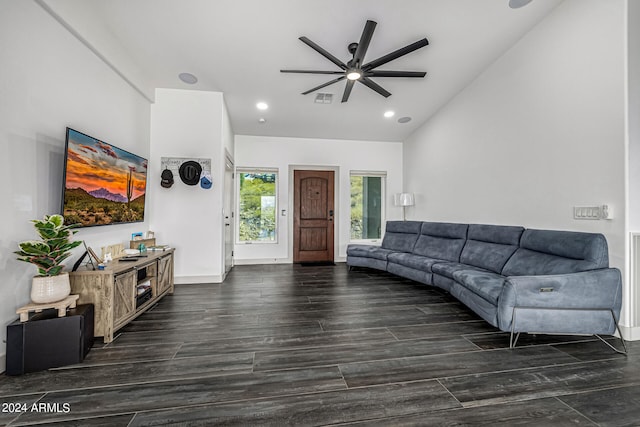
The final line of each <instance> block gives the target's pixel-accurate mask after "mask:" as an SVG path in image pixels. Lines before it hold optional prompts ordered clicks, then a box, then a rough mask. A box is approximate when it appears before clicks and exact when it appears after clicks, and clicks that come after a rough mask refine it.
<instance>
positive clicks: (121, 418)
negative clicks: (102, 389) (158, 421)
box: [11, 414, 135, 427]
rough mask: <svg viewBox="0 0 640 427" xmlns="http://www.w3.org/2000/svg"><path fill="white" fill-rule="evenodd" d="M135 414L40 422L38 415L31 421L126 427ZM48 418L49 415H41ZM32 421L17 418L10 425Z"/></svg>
mask: <svg viewBox="0 0 640 427" xmlns="http://www.w3.org/2000/svg"><path fill="white" fill-rule="evenodd" d="M134 416H135V414H124V415H113V416H106V417H96V418H80V419H73V420H66V421H59V422H44V423H40V422H39V420H38V417H37V416H36V417H35V418H36V420H35V421H33V422H37V423H38V424H37V425H38V426H41V427H42V426H45V427H46V426H51V427H58V426H60V427H62V426H64V427H127V426H128V425H130V423H131V420H133V417H134ZM44 417H47V419H50V418H51V417H50V415H43V419H44ZM33 422H30V421H22V420H20V419H18V420H17V421H16V422H15V423H13V424H11V426H12V427H13V426H22V425H34V424H33Z"/></svg>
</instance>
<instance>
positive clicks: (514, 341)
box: [509, 330, 520, 349]
mask: <svg viewBox="0 0 640 427" xmlns="http://www.w3.org/2000/svg"><path fill="white" fill-rule="evenodd" d="M518 338H520V332H518V333H517V334H515V335H514V332H513V330H511V336H510V337H509V348H510V349H514V348H516V344H517V343H518Z"/></svg>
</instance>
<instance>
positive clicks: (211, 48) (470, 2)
mask: <svg viewBox="0 0 640 427" xmlns="http://www.w3.org/2000/svg"><path fill="white" fill-rule="evenodd" d="M36 1H38V2H39V3H40V4H41V5H42V6H43V7H44V8H45V9H46V10H48V11H49V12H50V13H52V14H53V15H54V16H56V17H57V18H58V19H59V20H60V21H61V22H62V23H63V24H64V25H66V26H67V27H68V28H69V29H70V30H71V31H72V33H75V35H76V36H77V37H78V38H79V39H80V40H82V41H84V42H85V43H86V44H87V45H89V46H90V47H91V48H92V49H94V50H95V51H96V52H97V53H98V54H99V56H101V57H103V59H104V60H105V61H106V62H108V63H109V64H110V65H111V66H112V67H113V68H114V69H115V70H116V71H117V72H118V73H120V74H122V75H123V77H124V78H125V79H127V80H128V81H130V82H131V84H132V85H133V86H135V87H136V88H137V89H138V90H139V91H141V92H142V93H145V94H147V96H148V97H150V98H152V95H149V94H152V88H156V87H161V88H181V89H193V90H212V91H220V92H223V93H224V97H225V100H226V103H227V107H228V110H229V114H230V116H231V121H232V125H233V129H234V132H235V133H236V134H243V135H267V136H290V137H310V138H335V139H361V140H379V141H403V140H404V139H405V138H406V137H407V136H408V135H410V134H411V133H412V131H413V130H415V128H416V127H417V126H419V125H420V124H422V123H424V122H425V121H426V120H427V119H429V117H431V116H432V115H433V114H434V113H435V112H436V111H437V110H438V109H439V108H441V107H442V106H443V105H444V104H445V103H447V102H448V101H449V100H450V99H451V98H452V97H454V96H455V95H456V94H457V93H458V92H460V91H461V90H462V89H463V88H464V87H465V86H466V85H468V84H469V83H470V82H471V81H472V80H473V79H474V78H475V77H476V76H478V75H479V74H480V73H481V72H482V71H483V70H484V69H485V68H486V67H487V66H488V65H489V64H491V63H492V62H493V61H495V60H496V59H497V58H499V57H500V55H501V54H502V53H504V52H505V51H506V50H508V49H509V48H510V47H511V46H512V45H513V44H514V43H515V42H516V41H517V40H518V39H520V38H521V37H522V36H523V35H524V34H525V33H526V32H527V31H529V30H530V29H531V28H532V27H533V26H534V25H536V23H538V22H539V21H540V20H541V19H543V18H544V17H545V16H546V15H547V14H548V13H549V12H550V11H551V9H553V8H554V7H556V6H557V5H558V4H559V3H560V1H561V0H534V1H532V2H531V3H530V4H529V5H527V6H525V7H523V8H521V9H511V8H509V7H508V0H322V1H320V0H36ZM367 19H371V20H374V21H376V22H377V23H378V26H377V28H376V30H375V33H374V35H373V39H372V41H371V44H370V46H369V50H368V52H367V55H366V58H365V62H366V61H370V60H372V59H375V58H377V57H379V56H382V55H384V54H386V53H389V52H391V51H393V50H396V49H398V48H400V47H403V46H405V45H407V44H409V43H412V42H414V41H417V40H419V39H421V38H423V37H426V38H427V39H428V40H429V42H430V45H429V46H427V47H425V48H422V49H420V50H417V51H415V52H413V53H410V54H408V55H406V56H404V57H402V58H399V59H397V60H395V61H392V62H390V63H388V64H386V65H383V66H382V67H380V68H379V69H380V70H410V71H413V70H415V71H426V72H427V76H426V77H425V78H424V79H408V78H378V79H375V81H376V82H377V83H378V84H380V85H381V86H383V87H384V88H385V89H387V90H388V91H390V92H391V93H392V95H391V96H390V97H389V98H386V99H385V98H384V97H382V96H380V95H378V94H377V93H375V92H373V91H372V90H370V89H368V88H366V87H365V86H363V85H361V84H356V86H355V87H354V89H353V92H352V94H351V97H350V99H349V101H348V102H347V103H344V104H343V103H341V102H340V98H341V97H342V92H343V90H344V85H345V83H344V81H343V82H340V83H336V84H334V85H331V86H328V87H326V88H324V89H322V90H321V92H328V93H333V94H334V100H333V103H332V104H330V105H322V104H316V103H314V98H315V94H310V95H305V96H303V95H301V94H300V93H301V92H303V91H305V90H308V89H311V88H312V87H315V86H317V85H319V84H321V83H323V82H325V81H329V80H331V79H332V78H334V77H333V76H326V75H301V74H282V73H280V69H316V70H337V67H336V66H335V65H334V64H332V63H331V62H330V61H328V60H327V59H326V58H324V57H322V56H321V55H320V54H318V53H317V52H315V51H314V50H312V49H311V48H310V47H308V46H307V45H305V44H304V43H302V42H301V41H299V40H298V37H300V36H307V37H308V38H309V39H311V40H312V41H314V42H315V43H317V44H318V45H320V46H321V47H323V48H324V49H326V50H327V51H329V52H330V53H332V54H333V55H335V56H337V57H338V58H340V59H341V60H342V61H344V62H346V61H348V60H349V59H350V54H349V52H348V51H347V45H348V44H349V43H351V42H357V41H358V40H359V39H360V35H361V33H362V30H363V27H364V25H365V22H366V20H367ZM541 70H544V68H543V67H541ZM182 72H189V73H192V74H194V75H195V76H197V77H198V79H199V81H198V83H196V84H195V85H187V84H185V83H183V82H181V81H180V80H179V79H178V74H179V73H182ZM514 72H515V70H514ZM258 101H265V102H267V103H268V104H269V106H270V108H269V109H268V110H267V111H266V112H265V113H261V112H259V111H258V110H257V109H256V107H255V104H256V102H258ZM387 110H394V111H395V112H396V115H395V117H394V118H392V119H388V118H384V117H383V113H384V112H385V111H387ZM404 116H409V117H411V118H412V120H411V121H410V122H409V123H406V124H399V123H398V122H397V119H398V118H400V117H404ZM260 117H264V118H265V119H266V120H267V121H266V123H264V124H260V123H259V122H258V119H259V118H260ZM461 125H464V124H461Z"/></svg>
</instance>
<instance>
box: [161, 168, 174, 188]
mask: <svg viewBox="0 0 640 427" xmlns="http://www.w3.org/2000/svg"><path fill="white" fill-rule="evenodd" d="M161 177H162V181H160V185H162V186H163V187H164V188H169V187H171V186H172V185H173V172H171V171H170V170H169V169H165V170H163V171H162V175H161Z"/></svg>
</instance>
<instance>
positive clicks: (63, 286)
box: [31, 273, 71, 304]
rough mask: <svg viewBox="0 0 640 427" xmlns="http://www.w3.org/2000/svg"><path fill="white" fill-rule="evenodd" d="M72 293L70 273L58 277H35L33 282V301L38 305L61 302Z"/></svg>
mask: <svg viewBox="0 0 640 427" xmlns="http://www.w3.org/2000/svg"><path fill="white" fill-rule="evenodd" d="M70 293H71V285H70V284H69V273H62V274H59V275H57V276H45V277H34V278H33V281H32V282H31V301H33V302H35V303H37V304H46V303H50V302H56V301H61V300H63V299H65V298H66V297H68V296H69V294H70Z"/></svg>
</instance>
